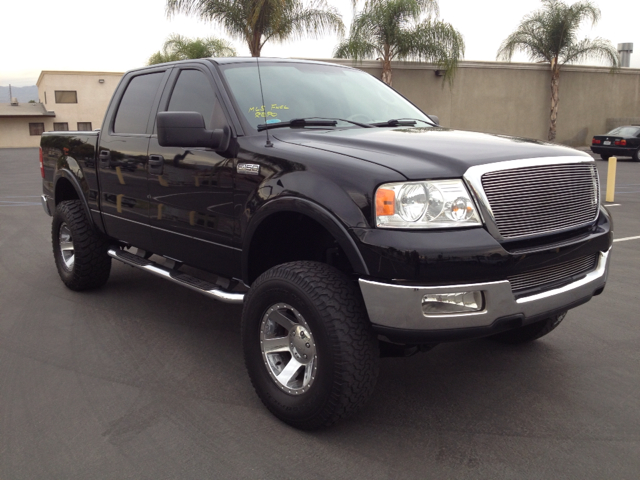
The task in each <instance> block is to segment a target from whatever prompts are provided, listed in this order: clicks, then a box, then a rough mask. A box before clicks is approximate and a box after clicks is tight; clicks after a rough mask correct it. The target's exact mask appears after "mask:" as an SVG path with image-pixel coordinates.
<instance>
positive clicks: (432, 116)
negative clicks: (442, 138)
mask: <svg viewBox="0 0 640 480" xmlns="http://www.w3.org/2000/svg"><path fill="white" fill-rule="evenodd" d="M427 117H429V118H430V119H431V120H432V121H433V123H435V124H436V126H440V119H439V118H438V117H436V116H435V115H427Z"/></svg>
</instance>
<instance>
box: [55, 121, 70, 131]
mask: <svg viewBox="0 0 640 480" xmlns="http://www.w3.org/2000/svg"><path fill="white" fill-rule="evenodd" d="M53 131H54V132H68V131H69V124H68V123H67V122H60V123H56V122H54V123H53Z"/></svg>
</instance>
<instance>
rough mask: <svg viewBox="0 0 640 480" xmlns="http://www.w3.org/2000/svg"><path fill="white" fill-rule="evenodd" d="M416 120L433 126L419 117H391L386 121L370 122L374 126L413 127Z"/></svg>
mask: <svg viewBox="0 0 640 480" xmlns="http://www.w3.org/2000/svg"><path fill="white" fill-rule="evenodd" d="M416 122H422V123H426V124H427V125H431V126H435V125H433V124H432V123H430V122H427V121H426V120H421V119H419V118H392V119H391V120H387V121H386V122H376V123H370V124H369V125H372V126H374V127H413V126H414V125H415V124H416Z"/></svg>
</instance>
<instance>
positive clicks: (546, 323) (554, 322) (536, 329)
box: [489, 312, 567, 345]
mask: <svg viewBox="0 0 640 480" xmlns="http://www.w3.org/2000/svg"><path fill="white" fill-rule="evenodd" d="M566 314H567V312H564V313H560V314H558V315H554V316H552V317H549V318H546V319H544V320H541V321H539V322H536V323H532V324H530V325H525V326H524V327H519V328H514V329H513V330H508V331H506V332H502V333H498V334H496V335H492V336H491V337H489V338H491V340H495V341H497V342H500V343H508V344H511V345H517V344H520V343H528V342H532V341H534V340H537V339H538V338H540V337H544V336H545V335H546V334H548V333H550V332H551V331H552V330H554V329H555V328H556V327H557V326H558V325H560V322H562V320H564V317H565V315H566Z"/></svg>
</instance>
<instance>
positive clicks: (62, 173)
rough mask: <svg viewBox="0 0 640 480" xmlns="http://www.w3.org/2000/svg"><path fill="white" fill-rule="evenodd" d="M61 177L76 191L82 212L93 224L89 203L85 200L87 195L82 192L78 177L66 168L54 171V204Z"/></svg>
mask: <svg viewBox="0 0 640 480" xmlns="http://www.w3.org/2000/svg"><path fill="white" fill-rule="evenodd" d="M62 178H64V179H65V180H67V181H68V182H69V183H71V186H72V187H73V189H74V190H75V191H76V194H77V195H78V198H79V199H80V201H81V202H82V206H83V207H84V213H85V214H86V215H87V219H88V220H89V221H90V222H91V224H94V222H93V217H92V216H91V209H90V208H89V203H88V202H87V197H86V195H85V193H84V189H83V188H82V184H81V183H80V181H79V180H78V177H77V176H76V175H75V174H74V173H73V172H72V171H71V170H69V169H68V168H61V169H59V170H57V171H56V173H55V176H54V178H53V201H54V204H55V200H56V193H57V191H58V182H59V181H60V179H62Z"/></svg>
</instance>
